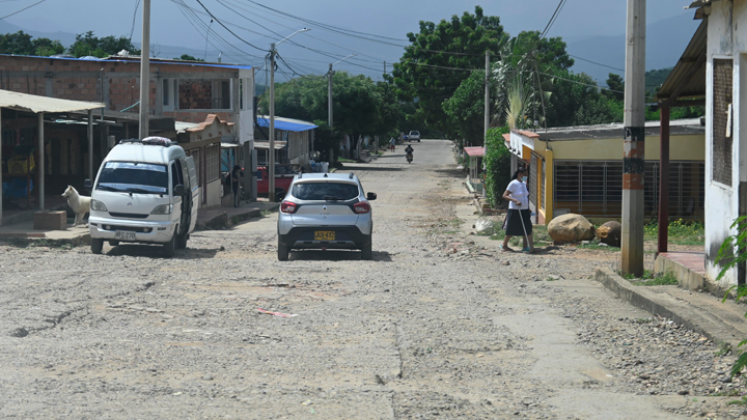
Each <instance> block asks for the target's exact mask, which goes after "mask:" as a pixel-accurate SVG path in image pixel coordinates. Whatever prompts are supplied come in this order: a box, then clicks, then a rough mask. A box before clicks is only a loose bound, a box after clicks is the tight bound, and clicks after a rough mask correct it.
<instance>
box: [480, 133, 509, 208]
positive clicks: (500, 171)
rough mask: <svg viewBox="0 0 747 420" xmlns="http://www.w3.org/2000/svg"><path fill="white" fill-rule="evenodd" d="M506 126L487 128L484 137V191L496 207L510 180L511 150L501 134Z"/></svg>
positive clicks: (491, 203)
mask: <svg viewBox="0 0 747 420" xmlns="http://www.w3.org/2000/svg"><path fill="white" fill-rule="evenodd" d="M508 132H509V129H508V127H496V128H491V129H489V130H488V136H487V138H486V139H485V144H486V147H487V149H486V153H485V159H484V161H485V175H486V176H485V192H486V195H487V197H488V202H489V203H490V205H491V206H492V207H494V208H495V207H498V204H499V203H500V202H501V197H502V196H503V192H504V191H506V187H507V186H508V183H509V182H510V181H511V152H509V151H508V148H507V147H506V141H505V140H504V139H503V135H504V134H506V133H508Z"/></svg>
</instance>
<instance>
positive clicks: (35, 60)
mask: <svg viewBox="0 0 747 420" xmlns="http://www.w3.org/2000/svg"><path fill="white" fill-rule="evenodd" d="M150 71H151V79H150V110H151V114H152V115H156V116H163V117H173V118H174V119H175V120H176V121H185V122H196V123H201V122H203V121H205V119H206V118H207V116H208V115H210V114H213V115H216V116H218V117H219V118H220V119H221V121H230V122H239V130H238V131H239V133H238V136H239V143H244V142H246V141H251V140H253V135H254V132H253V129H252V128H251V127H253V125H254V124H253V118H254V116H253V109H252V108H253V104H254V100H253V98H254V69H253V68H252V67H251V66H243V65H231V64H220V63H202V62H194V61H183V60H162V59H156V58H151V60H150ZM0 89H4V90H10V91H15V92H21V93H28V94H32V95H40V96H47V97H53V98H60V99H72V100H78V101H94V102H103V103H104V104H106V105H107V109H108V110H110V111H118V112H131V113H138V112H139V107H138V106H137V104H138V100H139V92H140V58H139V57H129V56H125V57H119V56H114V57H109V58H105V59H100V60H88V59H86V60H82V59H75V58H57V57H30V56H15V55H0ZM242 127H246V129H244V130H242V129H241V128H242Z"/></svg>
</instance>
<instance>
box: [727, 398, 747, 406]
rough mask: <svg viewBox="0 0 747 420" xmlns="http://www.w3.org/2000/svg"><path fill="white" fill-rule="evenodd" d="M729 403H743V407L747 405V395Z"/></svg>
mask: <svg viewBox="0 0 747 420" xmlns="http://www.w3.org/2000/svg"><path fill="white" fill-rule="evenodd" d="M727 404H728V405H741V406H742V407H747V397H742V399H741V400H734V401H729V402H728V403H727Z"/></svg>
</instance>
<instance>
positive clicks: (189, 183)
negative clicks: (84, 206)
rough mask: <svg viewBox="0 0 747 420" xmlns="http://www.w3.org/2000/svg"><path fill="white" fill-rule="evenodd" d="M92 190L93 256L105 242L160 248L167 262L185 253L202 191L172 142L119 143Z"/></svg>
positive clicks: (181, 151)
mask: <svg viewBox="0 0 747 420" xmlns="http://www.w3.org/2000/svg"><path fill="white" fill-rule="evenodd" d="M86 183H87V185H86V186H87V187H89V188H90V181H89V180H86ZM92 187H93V188H92V192H91V213H90V217H89V219H88V225H89V229H90V231H91V252H93V253H94V254H100V253H101V251H102V248H103V246H104V241H109V244H110V245H112V246H117V245H119V243H120V242H139V243H156V244H163V251H164V254H165V256H166V257H172V256H173V255H174V251H175V250H176V249H183V248H186V247H187V240H188V239H189V234H190V233H191V232H192V231H193V230H194V228H195V224H196V223H197V210H198V207H199V197H200V190H199V184H198V182H197V171H196V169H195V163H194V160H193V159H192V157H190V156H187V155H186V153H184V149H182V148H181V146H179V145H177V144H176V143H175V142H172V141H171V140H169V139H165V138H162V137H148V138H146V139H143V140H136V139H135V140H122V141H120V142H119V144H117V145H116V146H114V148H113V149H112V150H111V151H110V152H109V154H108V155H107V156H106V159H104V162H103V163H102V164H101V168H100V169H99V173H98V175H97V176H96V180H95V182H94V184H93V186H92Z"/></svg>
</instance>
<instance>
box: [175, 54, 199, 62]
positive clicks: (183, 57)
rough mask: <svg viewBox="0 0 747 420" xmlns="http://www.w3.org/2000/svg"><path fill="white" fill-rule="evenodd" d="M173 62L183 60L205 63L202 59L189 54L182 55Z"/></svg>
mask: <svg viewBox="0 0 747 420" xmlns="http://www.w3.org/2000/svg"><path fill="white" fill-rule="evenodd" d="M174 60H185V61H205V60H203V59H202V58H196V57H193V56H191V55H189V54H182V56H181V57H178V58H174Z"/></svg>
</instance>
